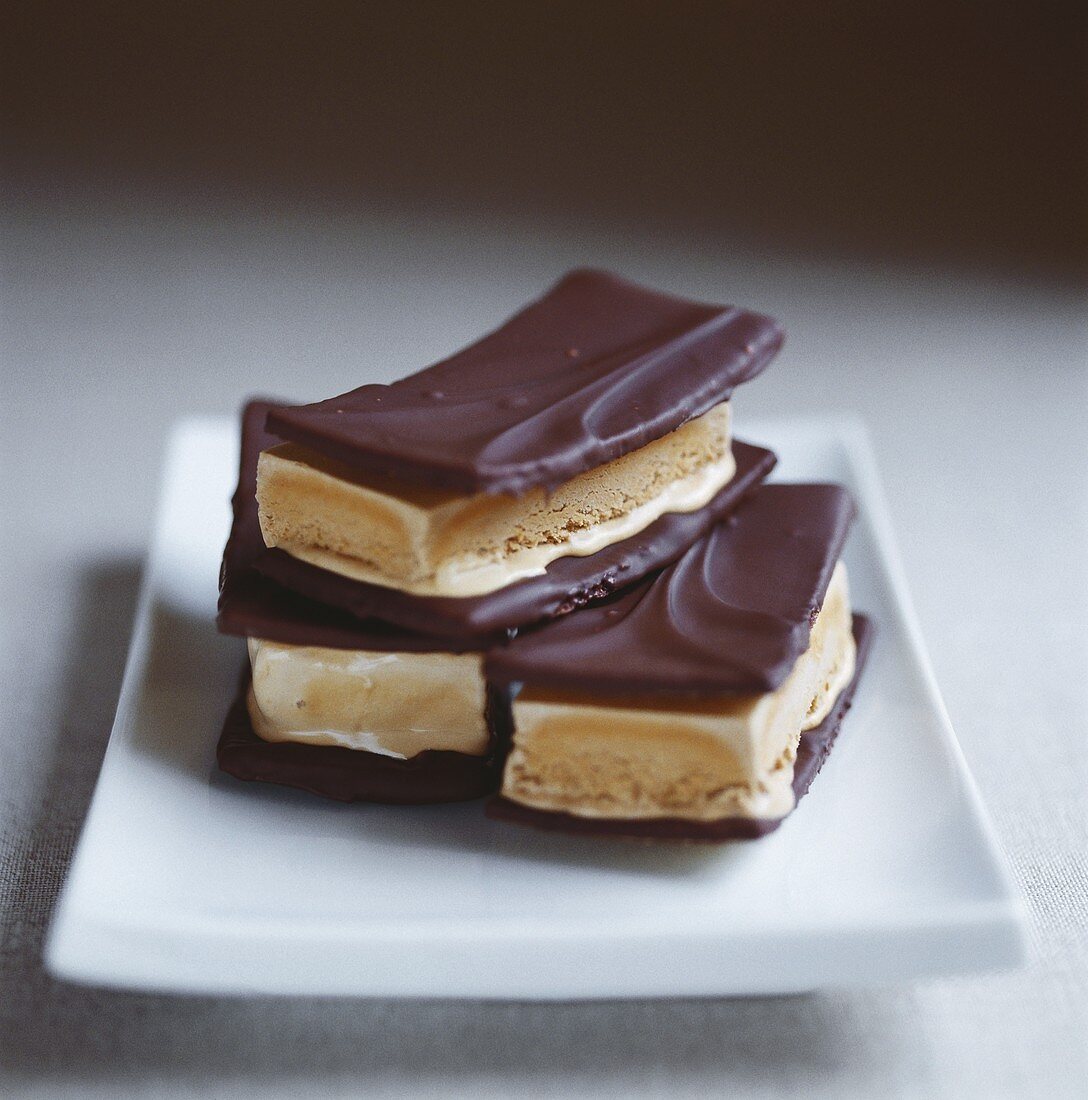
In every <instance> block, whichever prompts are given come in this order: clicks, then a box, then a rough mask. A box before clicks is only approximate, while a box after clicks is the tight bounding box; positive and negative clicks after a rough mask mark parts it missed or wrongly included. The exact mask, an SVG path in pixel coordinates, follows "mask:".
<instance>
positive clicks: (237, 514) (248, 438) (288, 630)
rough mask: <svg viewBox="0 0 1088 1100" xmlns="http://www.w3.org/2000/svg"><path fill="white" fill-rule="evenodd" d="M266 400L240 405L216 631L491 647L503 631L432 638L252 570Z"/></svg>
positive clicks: (321, 642)
mask: <svg viewBox="0 0 1088 1100" xmlns="http://www.w3.org/2000/svg"><path fill="white" fill-rule="evenodd" d="M270 407H271V402H270V401H269V400H267V399H257V400H253V401H249V402H248V403H247V404H246V406H245V408H244V409H243V410H242V440H241V444H242V445H241V448H240V455H239V462H238V484H237V487H236V488H235V490H234V495H233V497H232V498H231V508H232V511H233V516H234V519H233V522H232V523H231V529H230V535H229V536H228V538H227V545H226V547H225V548H224V550H223V562H222V566H221V568H220V573H219V614H218V617H217V619H216V625H217V627H218V628H219V630H220V631H221V632H222V633H223V634H237V635H240V636H242V637H250V636H252V637H257V638H265V639H267V640H269V641H274V642H286V643H288V644H290V645H315V646H330V647H332V648H335V649H368V650H372V651H377V652H398V653H463V652H466V651H473V650H480V649H482V648H485V647H486V646H487V645H489V644H492V645H494V644H498V643H500V642H501V641H502V640H503V639H504V638H505V637H506V634H505V632H503V631H493V632H491V633H490V634H485V633H483V632H481V633H480V634H479V635H478V636H476V637H472V638H469V637H463V638H457V637H451V636H446V637H436V636H434V635H429V634H427V633H424V632H420V631H410V630H405V629H403V628H401V627H397V626H395V625H392V624H390V623H387V622H381V621H379V620H377V619H373V618H372V619H368V620H367V621H360V620H359V619H358V618H357V617H356V616H354V615H351V614H349V613H347V612H344V611H341V610H339V609H338V608H336V607H335V606H329V605H327V604H322V603H320V602H316V601H314V600H311V599H308V598H306V597H305V596H302V595H299V594H297V593H295V592H291V591H288V590H287V589H286V588H283V587H281V586H280V585H279V584H277V583H275V582H274V581H272V580H269V579H268V578H267V577H264V576H261V575H260V574H259V573H257V572H256V571H255V570H254V569H253V562H254V561H255V560H256V559H257V558H258V557H259V556H260V555H261V554H262V553H264V552H265V545H264V539H263V538H262V536H261V527H260V521H259V519H258V515H257V497H256V484H257V459H258V457H259V456H260V453H261V451H262V450H264V449H265V448H266V447H271V446H274V445H275V444H276V443H278V442H279V440H278V439H276V438H275V436H271V435H269V434H268V432H266V431H265V428H264V422H265V418H266V417H267V415H268V410H269V408H270Z"/></svg>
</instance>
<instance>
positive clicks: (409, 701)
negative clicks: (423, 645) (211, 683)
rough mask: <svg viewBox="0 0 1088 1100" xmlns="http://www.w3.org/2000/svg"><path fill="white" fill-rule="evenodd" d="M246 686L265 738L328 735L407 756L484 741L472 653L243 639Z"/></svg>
mask: <svg viewBox="0 0 1088 1100" xmlns="http://www.w3.org/2000/svg"><path fill="white" fill-rule="evenodd" d="M249 656H250V664H251V666H252V673H253V676H252V682H251V685H250V690H249V696H248V700H247V702H248V708H249V715H250V720H251V722H252V725H253V729H254V732H255V733H256V734H257V736H258V737H261V738H263V739H264V740H265V741H295V742H298V743H299V744H304V745H336V746H340V747H342V748H349V749H356V750H359V751H363V752H374V753H379V754H381V755H383V756H394V757H399V758H401V759H408V758H410V757H412V756H415V755H417V754H418V753H420V752H424V751H425V750H427V749H448V750H451V751H453V752H462V753H466V754H468V755H473V756H480V755H483V754H484V753H485V752H486V751H487V749H488V744H489V736H488V730H487V719H486V715H485V707H486V688H485V684H484V678H483V658H482V656H481V655H480V654H478V653H464V654H453V653H377V652H370V651H367V650H350V649H329V648H324V647H321V646H293V645H285V644H283V643H281V642H270V641H266V640H263V639H260V638H250V639H249Z"/></svg>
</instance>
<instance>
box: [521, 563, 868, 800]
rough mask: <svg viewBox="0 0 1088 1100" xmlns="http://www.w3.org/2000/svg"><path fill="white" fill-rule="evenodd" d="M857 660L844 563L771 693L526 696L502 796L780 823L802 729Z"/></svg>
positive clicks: (818, 715)
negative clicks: (807, 637) (804, 642)
mask: <svg viewBox="0 0 1088 1100" xmlns="http://www.w3.org/2000/svg"><path fill="white" fill-rule="evenodd" d="M854 658H855V647H854V639H853V635H852V633H851V614H850V596H849V590H848V585H847V577H846V569H845V567H844V566H843V565H842V563H839V565H838V566H837V567H836V569H835V573H834V575H833V577H832V580H831V584H830V587H829V588H828V591H827V595H826V597H825V599H824V604H823V607H822V609H821V611H820V613H819V615H818V616H817V618H816V622H815V623H814V625H813V628H812V635H811V641H810V645H809V648H808V649H807V650H806V651H805V653H803V654H802V655H801V657H799V658H798V660H797V663H796V664H795V665H794V667H793V670H792V671H791V672H790V675H789V676H788V678H787V679H786V681H785V682H784V683H783V684H782V686H781V687H780V688H778V690H776V691H773V692H768V693H766V694H763V695H747V696H725V697H722V696H719V697H717V698H707V699H705V700H694V701H693V700H687V699H678V698H676V697H673V698H669V697H667V696H659V697H657V698H651V697H649V696H647V697H638V698H611V697H609V698H604V697H591V696H588V695H584V694H577V695H575V694H571V693H564V692H556V691H550V690H543V689H540V690H533V689H532V688H531V687H527V688H525V689H524V690H523V691H522V693H521V694H520V695H519V696H518V698H517V699H516V701H515V703H514V744H513V749H512V751H511V753H510V756H509V758H508V759H507V763H506V769H505V773H504V777H503V785H502V794H503V795H504V796H505V797H506V798H508V799H511V800H513V801H515V802H520V803H522V804H524V805H526V806H532V807H535V808H536V809H541V810H551V811H561V812H563V813H568V814H576V815H581V816H584V817H615V818H654V817H670V818H687V819H689V820H696V821H712V820H715V819H717V818H723V817H736V816H743V817H758V818H777V817H782V816H784V815H785V814H787V813H789V811H790V810H791V809H792V808H793V805H794V796H793V791H792V788H791V782H792V779H793V762H794V759H795V757H796V753H797V745H798V742H799V740H800V736H801V732H802V730H805V729H812V728H814V727H815V726H818V725H819V724H820V722H822V721H823V719H824V718H825V717H826V715H827V714H828V712H829V711H830V709H831V707H832V706H833V704H834V702H835V700H836V699H837V698H838V695H839V692H840V691H841V690H842V689H843V688H844V687H845V686H846V685H847V684H848V683H849V682H850V679H851V678H852V676H853V673H854Z"/></svg>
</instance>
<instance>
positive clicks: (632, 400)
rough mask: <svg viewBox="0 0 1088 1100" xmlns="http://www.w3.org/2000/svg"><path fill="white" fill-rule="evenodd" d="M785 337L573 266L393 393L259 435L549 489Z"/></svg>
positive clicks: (721, 384) (462, 480) (757, 364)
mask: <svg viewBox="0 0 1088 1100" xmlns="http://www.w3.org/2000/svg"><path fill="white" fill-rule="evenodd" d="M782 341H783V333H782V329H781V328H780V327H779V325H778V324H777V322H775V321H774V320H773V319H772V318H770V317H765V316H763V315H761V314H758V313H752V312H750V311H748V310H744V309H739V308H737V307H735V306H720V305H706V304H704V303H701V302H695V301H691V300H688V299H684V298H678V297H675V296H673V295H668V294H661V293H659V292H657V291H654V290H650V289H648V288H646V287H641V286H637V285H635V284H634V283H630V282H628V281H627V280H625V279H621V278H619V277H618V276H616V275H613V274H611V273H609V272H603V271H590V270H582V271H573V272H571V273H569V274H568V275H566V276H565V277H564V278H563V279H561V280H560V281H559V282H558V283H557V284H556V285H555V286H554V287H552V288H551V290H549V291H548V292H547V293H546V294H545V295H544V296H543V297H541V298H539V299H538V300H537V301H535V302H532V303H530V304H529V305H528V306H526V307H525V308H523V309H522V310H521V311H519V312H518V313H516V314H515V315H514V316H513V317H511V318H510V319H509V320H508V321H507V322H506V323H505V324H504V325H502V326H501V327H500V328H498V329H496V330H495V331H493V332H492V333H490V334H489V335H487V336H485V337H484V338H483V339H481V340H479V341H477V342H476V343H474V344H471V345H470V346H469V347H466V348H464V349H463V350H462V351H460V352H458V353H457V354H455V355H453V356H452V357H450V358H448V359H445V360H443V361H441V362H439V363H436V364H434V365H433V366H431V367H428V368H427V369H425V370H422V371H420V372H418V373H417V374H413V375H410V376H409V377H407V378H402V379H400V380H399V381H397V382H394V383H392V385H367V386H361V387H359V388H358V389H355V390H352V391H350V392H348V393H345V394H341V395H339V396H337V397H333V398H329V399H328V400H325V401H319V402H315V403H313V404H309V405H299V406H276V407H274V408H272V409H270V410H269V415H268V427H269V430H270V431H272V432H275V433H276V434H277V435H279V436H281V437H282V438H284V439H287V440H291V441H293V442H296V443H300V444H303V445H305V446H308V447H311V448H313V449H315V450H317V451H319V452H321V453H322V454H325V455H328V456H330V457H332V458H335V459H338V460H340V461H342V462H347V463H348V464H349V465H351V466H352V467H353V468H355V469H357V470H360V471H369V472H372V473H378V474H383V475H387V476H393V477H397V478H399V479H401V480H405V481H412V482H415V483H418V484H424V485H435V486H442V487H446V488H450V489H455V490H457V491H460V492H465V493H476V492H493V493H523V492H525V491H526V490H528V489H531V488H535V487H537V486H547V487H553V488H554V487H555V486H556V485H559V484H561V483H562V482H564V481H567V480H569V479H570V478H572V477H574V476H575V475H577V474H580V473H583V472H584V471H586V470H591V469H593V468H595V467H597V466H601V465H603V464H604V463H606V462H611V461H612V460H614V459H616V458H619V457H621V456H622V455H625V454H628V453H629V452H631V451H634V450H637V449H638V448H639V447H642V446H645V444H647V443H651V442H653V441H654V440H655V439H659V438H660V437H662V436H664V435H667V434H668V433H669V432H671V431H674V430H675V429H676V428H678V427H680V425H681V424H683V423H685V422H686V421H687V420H690V419H691V418H692V417H694V416H699V415H701V414H702V413H705V412H707V411H708V410H709V409H710V408H712V407H713V406H714V405H717V404H719V403H720V402H722V401H725V400H727V399H728V398H729V395H730V394H731V392H732V391H733V389H734V387H735V386H737V385H739V384H740V383H742V382H746V381H748V380H749V379H751V378H754V377H755V376H756V375H757V374H759V373H760V371H762V370H763V368H764V367H765V366H766V365H767V363H769V362H770V360H771V359H772V358H773V357H774V355H775V354H776V353H777V352H778V350H779V348H780V347H781V346H782Z"/></svg>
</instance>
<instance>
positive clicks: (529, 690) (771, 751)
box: [485, 485, 864, 838]
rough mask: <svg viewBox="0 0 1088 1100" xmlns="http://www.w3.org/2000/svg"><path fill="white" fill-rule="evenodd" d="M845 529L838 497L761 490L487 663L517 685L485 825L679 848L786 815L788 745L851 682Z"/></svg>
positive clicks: (824, 716)
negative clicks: (634, 576)
mask: <svg viewBox="0 0 1088 1100" xmlns="http://www.w3.org/2000/svg"><path fill="white" fill-rule="evenodd" d="M853 515H854V505H853V502H852V501H851V499H850V496H849V494H848V493H847V492H846V491H845V490H844V489H842V488H841V487H839V486H835V485H768V486H762V487H760V488H759V489H757V490H755V491H754V492H753V493H751V494H750V495H749V496H748V497H747V498H746V499H745V500H744V501H743V502H742V503H741V504H740V505H739V507H738V508H737V510H736V511H735V512H734V513H733V514H732V515H731V516H730V517H729V518H728V519H727V520H726V521H724V522H723V523H721V524H719V525H718V526H717V527H715V528H714V529H713V531H712V532H711V533H710V534H709V535H708V536H707V537H706V538H704V539H703V540H701V541H700V542H699V543H697V544H696V545H695V546H693V547H692V548H691V549H690V550H689V551H688V552H687V553H686V554H685V555H684V556H683V557H682V558H680V559H679V560H678V561H677V562H675V563H674V564H673V565H671V566H669V567H668V568H666V569H664V570H662V571H661V572H660V573H658V574H656V575H655V576H653V577H651V578H647V579H646V580H644V581H643V582H641V583H640V584H638V585H635V586H633V587H632V588H630V589H627V590H625V591H624V592H622V593H620V594H618V595H616V596H614V597H612V598H610V599H607V600H604V601H602V602H601V603H599V604H597V605H595V606H593V607H590V608H587V609H585V610H582V611H580V612H578V613H577V614H576V615H572V616H568V617H566V618H563V619H559V620H557V621H554V622H551V623H548V624H545V625H543V626H541V627H538V628H534V629H532V630H528V631H525V632H523V633H522V634H520V635H519V636H518V637H516V638H514V639H513V640H512V641H511V643H510V644H509V645H508V646H505V647H499V648H495V649H493V650H491V651H490V652H489V653H488V656H487V660H486V664H485V670H486V676H487V678H488V679H489V681H491V682H493V683H497V684H500V685H512V684H515V683H521V684H522V687H521V690H520V693H519V694H518V695H517V696H516V697H515V699H514V702H513V742H512V747H511V751H510V754H509V756H508V758H507V762H506V766H505V770H504V775H503V785H502V791H501V794H502V798H503V800H504V802H503V804H501V805H498V804H497V806H496V812H499V813H502V812H503V808H504V807H505V810H506V816H508V817H509V816H511V813H512V812H513V811H511V810H510V807H509V806H508V805H506V804H508V803H509V804H516V805H517V806H518V807H524V808H526V809H528V810H531V811H534V813H533V814H532V815H530V816H532V817H533V819H534V822H535V823H537V824H545V823H546V822H547V821H548V820H549V818H548V817H547V815H549V814H554V815H559V816H557V817H556V818H555V819H554V820H555V822H556V824H557V826H558V825H563V824H564V823H566V825H567V826H569V822H568V821H567V820H566V819H567V818H568V817H575V818H578V819H579V821H580V822H581V823H582V825H583V826H584V828H585V830H587V831H594V830H597V828H598V826H599V827H600V831H607V832H624V831H629V832H633V833H635V834H636V835H640V834H643V833H645V832H646V831H647V830H649V831H653V828H655V827H657V826H655V825H654V823H655V822H656V823H660V822H669V823H671V824H669V826H668V835H672V836H691V837H693V838H699V837H704V838H705V837H707V836H713V835H716V832H715V831H716V830H717V832H718V833H721V834H722V835H736V828H735V826H725V825H723V824H722V823H723V822H727V821H731V820H733V819H736V818H744V819H751V820H753V821H758V822H769V821H775V820H780V819H781V818H782V817H784V816H785V815H786V814H788V813H789V812H790V811H791V810H792V808H793V806H794V805H795V802H796V793H795V791H794V787H793V781H794V778H795V770H794V765H795V761H796V754H797V751H798V745H799V741H800V738H801V736H802V733H803V731H805V730H815V729H817V728H818V727H820V726H821V725H823V724H824V723H825V722H826V721H828V720H829V716H831V717H830V720H831V722H832V727H831V729H833V728H834V717H833V716H834V713H835V708H836V706H837V705H838V703H839V701H840V700H843V699H844V696H843V692H844V690H847V689H848V685H850V684H851V683H852V682H853V680H854V678H855V667H856V653H857V647H856V643H855V640H854V633H853V630H852V616H851V608H850V598H849V591H848V584H847V577H846V570H845V566H844V565H843V564H842V563H841V562H840V561H839V554H840V551H841V549H842V546H843V543H844V541H845V538H846V535H847V532H848V530H849V526H850V523H851V521H852V519H853ZM863 633H864V631H863V628H862V634H863ZM845 698H848V695H847V696H846V697H845ZM843 705H845V702H844V703H843ZM825 733H828V731H827V730H825ZM632 823H633V824H632ZM685 823H686V825H685ZM661 827H662V828H664V826H661ZM753 828H754V827H753ZM761 828H762V827H761ZM764 831H765V830H764Z"/></svg>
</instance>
